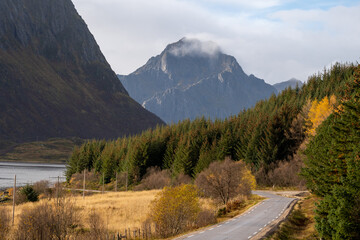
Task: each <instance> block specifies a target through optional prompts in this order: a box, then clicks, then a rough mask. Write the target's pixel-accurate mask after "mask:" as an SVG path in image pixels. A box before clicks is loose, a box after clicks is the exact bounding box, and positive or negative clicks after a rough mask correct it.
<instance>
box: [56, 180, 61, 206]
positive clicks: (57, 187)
mask: <svg viewBox="0 0 360 240" xmlns="http://www.w3.org/2000/svg"><path fill="white" fill-rule="evenodd" d="M59 178H60V177H59V176H58V180H57V186H56V203H57V205H59V184H60V181H59Z"/></svg>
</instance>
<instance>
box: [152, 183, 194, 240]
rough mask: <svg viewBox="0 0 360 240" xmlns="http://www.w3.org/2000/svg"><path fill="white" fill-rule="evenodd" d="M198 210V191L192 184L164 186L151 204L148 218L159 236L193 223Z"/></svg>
mask: <svg viewBox="0 0 360 240" xmlns="http://www.w3.org/2000/svg"><path fill="white" fill-rule="evenodd" d="M199 212H200V204H199V198H198V192H197V189H196V187H195V186H193V185H181V186H177V187H165V188H164V189H163V190H162V191H161V192H160V193H159V194H158V195H157V197H156V199H155V200H154V201H153V202H152V204H151V214H150V218H151V219H152V221H154V222H155V224H156V228H157V229H156V232H157V233H158V234H160V236H161V237H165V238H166V237H169V236H174V235H176V234H179V233H181V232H183V231H185V230H186V229H187V227H188V226H189V225H191V224H193V223H194V221H195V220H196V218H197V216H198V214H199Z"/></svg>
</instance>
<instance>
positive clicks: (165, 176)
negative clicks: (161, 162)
mask: <svg viewBox="0 0 360 240" xmlns="http://www.w3.org/2000/svg"><path fill="white" fill-rule="evenodd" d="M170 183H171V177H170V172H169V170H162V171H161V169H160V168H159V167H151V168H148V170H147V173H146V174H145V176H144V178H143V179H142V180H141V183H140V184H139V185H138V186H136V187H135V189H134V190H151V189H162V188H164V187H166V186H170Z"/></svg>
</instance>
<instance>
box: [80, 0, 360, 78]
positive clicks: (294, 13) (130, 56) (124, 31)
mask: <svg viewBox="0 0 360 240" xmlns="http://www.w3.org/2000/svg"><path fill="white" fill-rule="evenodd" d="M210 1H212V2H213V3H219V4H220V3H221V2H222V1H220V0H210ZM200 2H205V1H204V0H201V1H200ZM246 2H249V3H250V2H252V1H243V0H241V1H236V0H226V3H227V4H236V3H238V4H240V5H241V4H246ZM282 2H284V1H280V0H272V1H266V0H259V1H255V2H253V3H252V4H254V5H253V7H254V8H255V7H256V6H257V7H258V8H267V7H269V6H271V7H272V6H276V5H279V4H282ZM74 4H75V6H76V8H77V9H78V11H79V13H80V15H82V17H83V18H84V20H85V21H86V23H87V24H88V26H89V28H90V30H91V32H92V33H93V34H94V36H95V38H96V40H97V41H98V44H99V45H100V48H101V50H102V51H103V53H104V55H105V57H106V58H107V60H108V61H109V63H110V64H111V66H112V67H113V69H114V70H115V71H116V72H117V73H120V74H129V73H131V72H133V71H135V70H136V69H137V68H138V67H140V66H142V65H143V64H145V63H146V61H147V60H148V59H149V58H150V57H152V56H154V55H157V54H159V53H160V52H161V51H162V50H163V49H164V48H165V47H166V45H167V44H169V43H172V42H176V41H178V40H179V39H181V38H182V37H185V36H186V37H190V38H199V39H200V40H206V41H213V42H215V43H217V44H218V45H219V46H220V47H221V49H222V50H223V51H224V52H225V53H227V54H229V55H233V56H235V57H236V59H237V60H238V62H239V64H240V65H241V66H242V67H243V69H244V71H245V72H246V73H248V74H250V73H253V74H255V75H256V76H257V77H260V78H264V79H265V81H267V82H269V83H275V82H279V81H284V80H288V79H290V78H291V77H295V78H298V79H300V80H303V81H304V80H306V79H307V77H308V76H309V75H311V74H313V73H316V72H317V71H320V70H321V69H323V67H324V66H326V65H328V64H329V63H331V62H333V61H334V60H340V61H356V60H359V57H360V41H359V39H360V28H358V27H356V24H357V23H358V22H360V14H358V13H359V12H360V5H358V6H354V7H334V8H331V9H328V10H287V11H278V12H273V13H271V14H267V15H261V16H259V14H257V13H258V12H257V11H256V10H253V11H249V12H246V13H244V12H243V11H241V12H238V13H234V12H232V13H231V14H224V12H219V13H216V12H214V10H213V9H208V8H205V7H204V6H202V5H201V4H198V3H195V1H194V0H152V1H148V0H132V1H126V0H74ZM266 4H268V6H267V5H266ZM238 6H239V5H238ZM244 6H245V5H244ZM248 7H251V6H249V5H248Z"/></svg>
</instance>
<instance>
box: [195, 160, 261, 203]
mask: <svg viewBox="0 0 360 240" xmlns="http://www.w3.org/2000/svg"><path fill="white" fill-rule="evenodd" d="M195 184H196V186H198V188H199V189H201V190H202V192H203V193H204V195H205V196H208V197H212V198H214V199H216V200H218V201H220V202H222V203H223V204H227V202H228V201H229V200H231V199H232V198H234V197H236V196H237V195H239V194H241V195H246V196H248V195H250V194H251V188H252V187H254V185H255V180H254V177H253V176H252V175H251V173H250V171H249V170H248V169H247V168H246V166H245V163H243V162H241V161H239V162H234V161H232V160H230V159H229V158H227V159H225V160H224V161H223V162H213V163H211V164H210V166H209V168H207V169H205V170H204V171H202V172H201V173H200V174H199V175H198V177H197V178H196V180H195Z"/></svg>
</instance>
